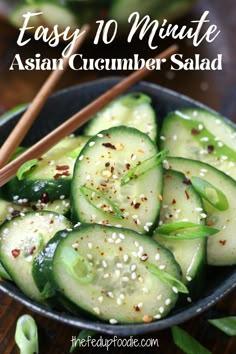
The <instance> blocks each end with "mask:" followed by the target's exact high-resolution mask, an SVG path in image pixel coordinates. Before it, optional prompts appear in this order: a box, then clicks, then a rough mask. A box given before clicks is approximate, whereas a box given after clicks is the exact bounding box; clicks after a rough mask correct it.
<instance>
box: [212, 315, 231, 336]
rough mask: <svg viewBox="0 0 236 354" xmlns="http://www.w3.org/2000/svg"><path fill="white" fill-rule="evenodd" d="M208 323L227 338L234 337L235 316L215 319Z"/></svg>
mask: <svg viewBox="0 0 236 354" xmlns="http://www.w3.org/2000/svg"><path fill="white" fill-rule="evenodd" d="M208 322H209V323H211V324H212V325H213V326H215V327H217V328H218V329H220V330H221V331H222V332H224V333H225V334H227V335H228V336H236V316H228V317H222V318H216V319H212V320H208Z"/></svg>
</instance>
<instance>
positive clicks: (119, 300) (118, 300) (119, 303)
mask: <svg viewBox="0 0 236 354" xmlns="http://www.w3.org/2000/svg"><path fill="white" fill-rule="evenodd" d="M116 303H117V305H122V300H121V298H119V297H118V299H117V300H116Z"/></svg>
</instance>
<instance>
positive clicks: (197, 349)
mask: <svg viewBox="0 0 236 354" xmlns="http://www.w3.org/2000/svg"><path fill="white" fill-rule="evenodd" d="M171 332H172V337H173V340H174V343H175V345H176V346H177V347H179V348H180V349H181V350H183V352H184V353H186V354H211V352H210V351H209V350H208V349H206V348H205V347H203V345H202V344H200V343H199V342H198V341H197V340H196V339H195V338H193V337H192V336H191V335H190V334H189V333H188V332H186V331H185V330H183V329H182V328H180V327H178V326H173V327H171Z"/></svg>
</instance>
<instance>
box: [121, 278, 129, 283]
mask: <svg viewBox="0 0 236 354" xmlns="http://www.w3.org/2000/svg"><path fill="white" fill-rule="evenodd" d="M121 280H122V281H125V282H127V281H129V278H128V277H122V278H121Z"/></svg>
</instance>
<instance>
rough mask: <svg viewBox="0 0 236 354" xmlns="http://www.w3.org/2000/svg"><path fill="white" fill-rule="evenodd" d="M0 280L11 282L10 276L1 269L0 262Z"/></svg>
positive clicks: (0, 264)
mask: <svg viewBox="0 0 236 354" xmlns="http://www.w3.org/2000/svg"><path fill="white" fill-rule="evenodd" d="M0 278H2V279H7V280H12V278H11V277H10V275H9V274H8V273H7V271H6V269H5V268H4V267H3V265H2V263H1V261H0Z"/></svg>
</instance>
